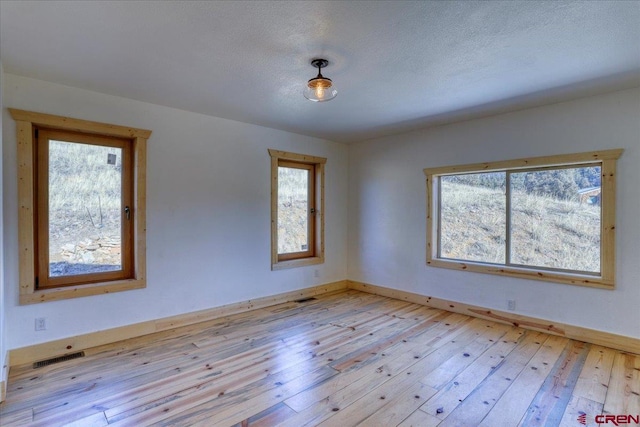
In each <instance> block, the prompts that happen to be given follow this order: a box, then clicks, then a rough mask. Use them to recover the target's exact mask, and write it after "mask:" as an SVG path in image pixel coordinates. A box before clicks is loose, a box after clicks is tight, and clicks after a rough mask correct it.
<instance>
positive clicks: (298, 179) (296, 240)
mask: <svg viewBox="0 0 640 427" xmlns="http://www.w3.org/2000/svg"><path fill="white" fill-rule="evenodd" d="M307 199H308V171H307V170H304V169H296V168H288V167H279V168H278V253H279V254H286V253H292V252H301V251H306V250H307V245H308V211H309V206H308V203H307Z"/></svg>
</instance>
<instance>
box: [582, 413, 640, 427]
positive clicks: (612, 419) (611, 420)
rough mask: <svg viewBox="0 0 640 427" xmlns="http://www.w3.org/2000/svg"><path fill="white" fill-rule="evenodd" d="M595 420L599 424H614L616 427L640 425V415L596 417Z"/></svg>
mask: <svg viewBox="0 0 640 427" xmlns="http://www.w3.org/2000/svg"><path fill="white" fill-rule="evenodd" d="M595 420H596V423H598V424H613V425H614V426H620V425H626V424H640V415H596V419H595ZM578 421H579V420H578Z"/></svg>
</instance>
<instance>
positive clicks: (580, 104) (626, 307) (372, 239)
mask: <svg viewBox="0 0 640 427" xmlns="http://www.w3.org/2000/svg"><path fill="white" fill-rule="evenodd" d="M427 102H428V101H427ZM607 148H624V149H625V152H624V153H623V155H622V157H621V158H620V160H619V161H618V194H617V196H618V203H617V215H616V216H617V219H616V221H617V227H616V228H617V242H616V251H617V270H616V271H617V288H616V289H615V290H613V291H611V290H601V289H591V288H585V287H579V286H570V285H562V284H556V283H549V282H540V281H531V280H525V279H514V278H507V277H502V276H494V275H488V274H480V273H471V272H464V271H454V270H448V269H442V268H435V267H427V266H426V249H425V246H426V244H425V242H426V231H425V229H426V194H425V193H426V184H425V177H424V174H423V172H422V170H423V168H425V167H436V166H446V165H455V164H464V163H476V162H483V161H495V160H508V159H514V158H521V157H532V156H544V155H552V154H562V153H576V152H583V151H593V150H601V149H607ZM349 159H350V160H349V195H350V198H349V269H348V277H349V279H351V280H356V281H363V282H366V283H371V284H375V285H381V286H386V287H390V288H396V289H402V290H405V291H410V292H415V293H419V294H423V295H430V296H434V297H439V298H444V299H449V300H454V301H459V302H464V303H469V304H474V305H479V306H482V307H488V308H495V309H501V310H506V300H507V299H515V300H517V310H516V312H517V313H521V314H526V315H530V316H535V317H539V318H542V319H549V320H554V321H558V322H563V323H569V324H575V325H580V326H583V327H587V328H593V329H598V330H603V331H609V332H614V333H618V334H623V335H627V336H632V337H638V338H640V309H639V307H640V262H639V258H638V254H640V221H639V218H640V89H633V90H626V91H621V92H615V93H610V94H607V95H602V96H596V97H590V98H583V99H580V100H576V101H572V102H565V103H560V104H554V105H548V106H544V107H539V108H533V109H528V110H523V111H518V112H513V113H508V114H502V115H498V116H493V117H489V118H483V119H478V120H473V121H466V122H459V123H455V124H451V125H446V126H440V127H434V128H430V129H425V130H422V131H417V132H412V133H406V134H402V135H396V136H391V137H386V138H380V139H377V140H372V141H366V142H362V143H359V144H356V145H353V146H351V147H350V150H349Z"/></svg>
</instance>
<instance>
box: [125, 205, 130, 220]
mask: <svg viewBox="0 0 640 427" xmlns="http://www.w3.org/2000/svg"><path fill="white" fill-rule="evenodd" d="M124 214H125V216H126V217H127V220H130V219H131V209H129V206H125V207H124Z"/></svg>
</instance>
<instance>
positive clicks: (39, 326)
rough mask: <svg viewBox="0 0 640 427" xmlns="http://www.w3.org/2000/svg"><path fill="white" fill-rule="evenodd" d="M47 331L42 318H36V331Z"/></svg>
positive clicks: (45, 323)
mask: <svg viewBox="0 0 640 427" xmlns="http://www.w3.org/2000/svg"><path fill="white" fill-rule="evenodd" d="M45 330H47V322H46V320H45V318H44V317H38V318H36V331H45Z"/></svg>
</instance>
